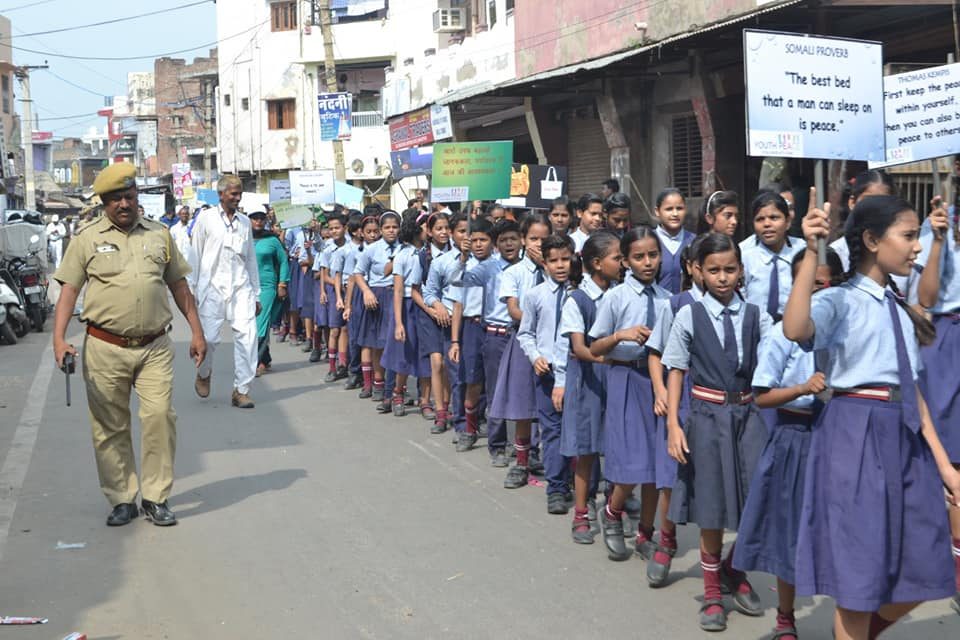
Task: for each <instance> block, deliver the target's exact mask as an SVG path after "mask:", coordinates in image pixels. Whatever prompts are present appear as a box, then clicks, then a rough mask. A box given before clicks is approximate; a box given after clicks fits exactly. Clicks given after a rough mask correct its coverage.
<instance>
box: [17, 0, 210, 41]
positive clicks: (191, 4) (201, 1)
mask: <svg viewBox="0 0 960 640" xmlns="http://www.w3.org/2000/svg"><path fill="white" fill-rule="evenodd" d="M209 3H210V0H199V1H198V2H189V3H187V4H181V5H178V6H176V7H169V8H167V9H157V10H156V11H150V12H148V13H139V14H137V15H134V16H126V17H124V18H114V19H112V20H103V21H101V22H91V23H89V24H81V25H77V26H75V27H62V28H60V29H49V30H47V31H36V32H34V33H24V34H22V35H24V36H45V35H48V34H51V33H63V32H64V31H78V30H80V29H89V28H90V27H100V26H103V25H107V24H116V23H118V22H128V21H130V20H137V19H139V18H146V17H149V16H156V15H159V14H161V13H170V12H172V11H179V10H180V9H187V8H189V7H196V6H198V5H201V4H209Z"/></svg>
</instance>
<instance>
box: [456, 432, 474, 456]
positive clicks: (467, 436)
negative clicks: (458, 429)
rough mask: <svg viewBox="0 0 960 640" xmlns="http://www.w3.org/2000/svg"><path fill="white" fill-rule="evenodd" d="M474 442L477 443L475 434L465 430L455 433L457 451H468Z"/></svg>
mask: <svg viewBox="0 0 960 640" xmlns="http://www.w3.org/2000/svg"><path fill="white" fill-rule="evenodd" d="M475 444H477V434H475V433H467V432H466V431H464V432H463V433H458V434H457V453H464V452H466V451H470V449H473V445H475Z"/></svg>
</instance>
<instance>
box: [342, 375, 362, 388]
mask: <svg viewBox="0 0 960 640" xmlns="http://www.w3.org/2000/svg"><path fill="white" fill-rule="evenodd" d="M362 386H363V378H362V377H360V376H353V377H352V378H350V379H349V380H347V384H345V385H344V386H343V388H344V389H346V390H347V391H353V390H354V389H359V388H360V387H362Z"/></svg>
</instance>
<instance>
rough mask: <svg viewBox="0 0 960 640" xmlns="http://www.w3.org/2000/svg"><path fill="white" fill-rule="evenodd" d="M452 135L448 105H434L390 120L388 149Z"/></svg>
mask: <svg viewBox="0 0 960 640" xmlns="http://www.w3.org/2000/svg"><path fill="white" fill-rule="evenodd" d="M452 137H453V125H452V124H451V121H450V107H446V106H443V105H434V106H432V107H430V108H429V109H419V110H417V111H414V112H412V113H407V114H405V115H402V116H400V117H399V118H394V119H393V120H391V121H390V150H391V151H402V150H404V149H409V148H411V147H419V146H420V145H425V144H431V143H433V142H434V141H436V140H446V139H447V138H452Z"/></svg>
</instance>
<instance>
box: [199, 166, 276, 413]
mask: <svg viewBox="0 0 960 640" xmlns="http://www.w3.org/2000/svg"><path fill="white" fill-rule="evenodd" d="M242 191H243V190H242V186H241V183H240V180H239V179H238V178H236V177H234V176H224V177H222V178H221V179H220V183H219V192H220V206H219V207H217V208H216V209H213V208H211V209H207V210H205V211H201V212H200V214H199V216H198V217H197V220H196V223H195V224H194V227H193V233H192V235H191V247H192V251H191V254H192V255H191V256H190V257H191V266H192V267H193V271H192V272H191V273H190V288H191V289H192V290H193V292H194V295H195V297H196V299H197V308H198V311H199V315H200V323H201V324H202V325H203V335H204V338H205V339H206V341H207V355H206V357H205V358H204V360H203V363H202V364H201V365H200V368H199V370H198V372H197V380H196V385H195V388H196V391H197V395H199V396H200V397H201V398H206V397H207V396H209V395H210V377H211V374H212V369H213V353H214V351H215V350H216V347H217V345H218V344H219V342H220V330H221V328H222V327H223V323H224V322H225V321H226V322H228V323H229V324H230V328H231V329H232V330H233V356H234V378H233V396H232V398H231V401H232V404H233V406H235V407H239V408H241V409H252V408H253V401H252V400H251V399H250V396H249V393H250V383H251V382H252V381H253V378H254V374H255V373H256V367H257V321H256V318H257V313H259V311H260V309H259V307H260V302H259V296H260V276H259V272H258V270H257V256H256V253H255V251H254V246H253V234H252V232H251V229H250V220H249V219H248V218H247V217H246V216H245V215H242V214H239V213H237V205H238V204H239V203H240V196H241V194H242Z"/></svg>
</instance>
